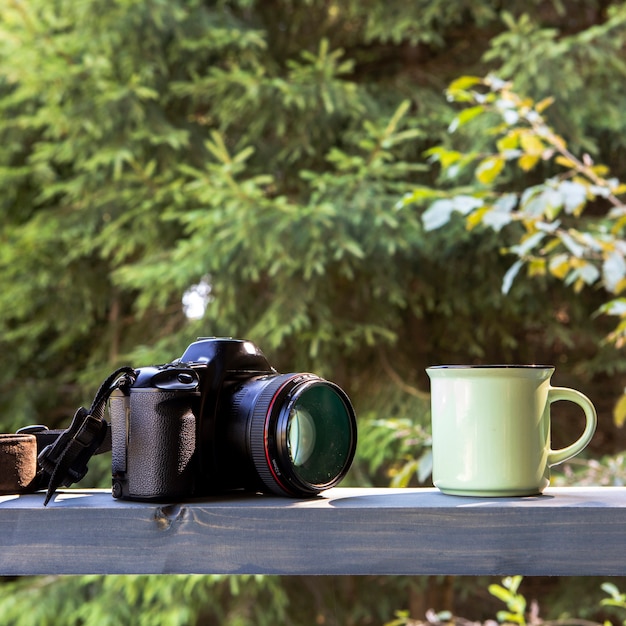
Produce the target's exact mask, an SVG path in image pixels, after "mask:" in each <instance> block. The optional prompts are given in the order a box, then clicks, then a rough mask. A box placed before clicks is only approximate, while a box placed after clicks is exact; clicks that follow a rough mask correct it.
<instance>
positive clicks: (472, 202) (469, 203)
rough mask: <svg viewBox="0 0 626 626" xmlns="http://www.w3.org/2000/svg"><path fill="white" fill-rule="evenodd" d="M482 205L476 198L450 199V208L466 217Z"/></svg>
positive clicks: (463, 196) (481, 201) (461, 197)
mask: <svg viewBox="0 0 626 626" xmlns="http://www.w3.org/2000/svg"><path fill="white" fill-rule="evenodd" d="M483 204H484V203H483V200H481V199H480V198H477V197H476V196H467V195H460V196H455V197H454V198H453V199H452V208H453V209H454V210H455V211H457V213H461V215H467V214H468V213H471V212H472V211H473V210H474V209H478V208H480V207H481V206H483Z"/></svg>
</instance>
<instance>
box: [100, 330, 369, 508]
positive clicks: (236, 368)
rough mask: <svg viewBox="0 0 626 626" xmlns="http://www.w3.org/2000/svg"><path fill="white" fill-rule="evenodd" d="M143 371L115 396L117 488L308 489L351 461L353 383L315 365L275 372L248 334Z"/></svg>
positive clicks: (206, 342)
mask: <svg viewBox="0 0 626 626" xmlns="http://www.w3.org/2000/svg"><path fill="white" fill-rule="evenodd" d="M135 373H136V378H135V380H134V382H133V383H132V385H130V386H128V387H124V388H121V389H118V390H116V391H114V392H113V393H112V394H111V397H110V399H109V415H110V421H111V436H112V475H113V477H112V478H113V496H114V497H116V498H123V499H131V500H162V499H183V498H189V497H197V496H204V495H208V494H213V493H218V492H223V491H228V490H233V489H246V490H250V491H262V492H269V493H273V494H277V495H281V496H291V497H310V496H314V495H316V494H317V493H319V492H320V491H323V490H325V489H328V488H330V487H332V486H334V485H336V484H337V483H338V482H339V481H340V480H341V479H342V478H343V477H344V476H345V474H346V473H347V471H348V469H349V467H350V465H351V463H352V460H353V458H354V453H355V450H356V437H357V432H356V417H355V414H354V410H353V408H352V405H351V403H350V400H349V398H348V396H347V395H346V393H345V392H344V391H343V390H342V389H341V388H340V387H338V386H337V385H335V384H334V383H331V382H329V381H326V380H324V379H322V378H320V377H318V376H316V375H315V374H309V373H292V374H279V373H277V372H276V370H275V369H274V368H273V367H272V366H271V365H270V364H269V362H268V361H267V359H266V357H265V356H264V355H263V353H262V352H261V350H260V349H259V348H258V347H257V346H256V345H255V344H253V343H252V342H250V341H245V340H240V339H231V338H200V339H198V340H197V341H196V342H194V343H192V344H191V345H190V346H189V347H188V348H187V350H186V351H185V352H184V354H183V355H182V357H181V358H180V359H177V360H175V361H173V362H171V363H167V364H165V365H161V366H149V367H143V368H139V369H138V370H136V371H135Z"/></svg>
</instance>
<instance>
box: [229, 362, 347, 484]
mask: <svg viewBox="0 0 626 626" xmlns="http://www.w3.org/2000/svg"><path fill="white" fill-rule="evenodd" d="M233 406H234V411H235V413H236V418H235V421H236V422H238V423H239V425H240V428H238V429H237V430H238V432H239V433H242V432H244V433H246V435H247V439H248V442H247V444H248V445H247V449H248V450H249V451H250V456H251V458H252V461H253V465H254V468H255V471H256V473H257V475H258V477H259V478H260V479H261V481H262V482H263V484H264V486H265V488H266V489H267V490H269V491H272V492H274V493H278V494H280V495H291V496H309V495H314V494H316V493H319V492H320V491H323V490H324V489H328V488H330V487H332V486H334V485H336V484H337V483H338V482H339V481H340V480H341V479H342V478H343V477H344V476H345V474H346V473H347V471H348V469H349V468H350V464H351V463H352V459H353V458H354V452H355V449H356V418H355V415H354V410H353V408H352V405H351V404H350V400H349V399H348V396H347V395H346V394H345V392H344V391H343V390H342V389H341V388H340V387H338V386H337V385H335V384H334V383H330V382H328V381H326V380H324V379H322V378H319V377H318V376H315V375H313V374H279V375H272V376H264V377H260V378H257V379H252V380H249V381H247V382H246V383H244V384H243V385H242V386H241V387H240V388H239V390H238V391H237V392H236V393H235V395H234V397H233Z"/></svg>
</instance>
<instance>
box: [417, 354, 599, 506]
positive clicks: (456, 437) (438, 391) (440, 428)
mask: <svg viewBox="0 0 626 626" xmlns="http://www.w3.org/2000/svg"><path fill="white" fill-rule="evenodd" d="M553 372H554V367H551V366H544V365H478V366H475V365H439V366H434V367H429V368H427V369H426V373H427V374H428V376H429V378H430V385H431V413H432V435H433V482H434V484H435V486H436V487H437V488H438V489H439V490H440V491H442V492H443V493H446V494H451V495H461V496H480V497H488V496H527V495H536V494H539V493H541V492H542V491H543V490H544V489H545V488H546V487H547V486H548V485H549V483H550V467H552V466H553V465H557V464H558V463H562V462H563V461H566V460H567V459H570V458H572V457H573V456H575V455H576V454H578V453H580V452H581V451H582V450H583V449H584V448H585V447H586V446H587V444H588V443H589V442H590V441H591V438H592V437H593V434H594V432H595V429H596V423H597V416H596V410H595V408H594V406H593V404H592V403H591V400H589V398H587V396H585V395H584V394H582V393H580V392H579V391H576V390H575V389H570V388H567V387H552V386H551V385H550V377H551V376H552V374H553ZM557 400H568V401H570V402H574V403H575V404H578V405H579V406H580V407H581V408H582V410H583V411H584V413H585V418H586V425H585V429H584V432H583V434H582V435H581V436H580V437H579V438H578V439H577V440H576V441H575V442H574V443H572V444H571V445H569V446H567V447H565V448H562V449H559V450H552V448H551V447H550V405H551V404H552V403H553V402H556V401H557Z"/></svg>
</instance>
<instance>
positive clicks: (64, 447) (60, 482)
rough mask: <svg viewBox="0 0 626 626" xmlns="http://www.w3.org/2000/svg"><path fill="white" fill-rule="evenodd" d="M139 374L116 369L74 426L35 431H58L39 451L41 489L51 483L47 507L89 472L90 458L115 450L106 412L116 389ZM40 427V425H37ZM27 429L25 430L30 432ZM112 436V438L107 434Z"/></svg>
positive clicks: (40, 433) (79, 412) (38, 434)
mask: <svg viewBox="0 0 626 626" xmlns="http://www.w3.org/2000/svg"><path fill="white" fill-rule="evenodd" d="M135 377H136V373H135V370H134V369H132V368H131V367H121V368H119V369H117V370H115V372H113V373H112V374H111V375H110V376H109V377H108V378H107V379H106V380H105V381H104V382H103V383H102V385H101V386H100V389H98V392H97V393H96V396H95V398H94V400H93V403H92V404H91V407H90V408H89V409H86V408H85V407H80V408H79V409H78V410H77V411H76V413H75V414H74V418H73V419H72V422H71V424H70V426H69V427H68V428H67V429H66V430H64V431H61V432H60V434H59V433H58V431H47V430H46V429H45V428H42V429H41V430H32V429H31V432H32V433H33V434H34V435H35V436H36V437H38V438H44V437H46V436H49V434H51V433H54V440H53V442H52V443H49V444H48V445H46V446H45V447H44V448H43V450H41V452H40V453H39V455H38V457H37V461H38V463H39V467H40V471H39V473H38V476H37V483H38V487H39V488H45V487H46V486H47V493H46V499H45V501H44V506H46V505H47V504H48V502H49V501H50V498H52V496H53V495H54V493H55V491H56V490H57V489H58V488H59V487H69V486H70V485H72V484H73V483H75V482H78V481H79V480H81V479H82V478H83V477H84V476H85V474H86V473H87V463H88V461H89V459H90V458H91V457H92V456H93V455H94V454H97V453H100V452H107V451H108V450H110V449H111V437H110V433H109V432H108V431H109V428H108V424H107V421H106V420H105V419H104V413H105V408H106V403H107V400H108V399H109V396H110V395H111V393H112V392H113V391H114V390H115V389H119V388H124V387H126V386H128V387H130V385H132V383H133V382H134V380H135ZM35 428H37V427H35ZM28 431H29V429H28V428H26V429H23V430H22V432H28ZM107 435H108V437H107Z"/></svg>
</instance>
